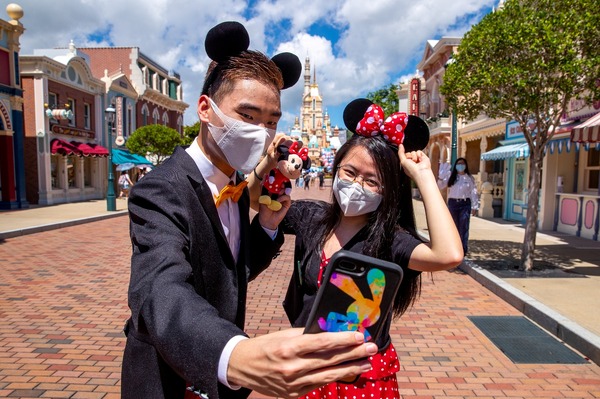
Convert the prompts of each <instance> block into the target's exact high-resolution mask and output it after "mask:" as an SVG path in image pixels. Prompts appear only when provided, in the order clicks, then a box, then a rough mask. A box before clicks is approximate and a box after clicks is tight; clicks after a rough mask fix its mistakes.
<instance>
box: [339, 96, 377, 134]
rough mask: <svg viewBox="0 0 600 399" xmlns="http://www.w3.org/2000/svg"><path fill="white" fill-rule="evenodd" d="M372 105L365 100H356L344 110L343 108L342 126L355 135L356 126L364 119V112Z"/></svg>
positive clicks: (369, 101)
mask: <svg viewBox="0 0 600 399" xmlns="http://www.w3.org/2000/svg"><path fill="white" fill-rule="evenodd" d="M372 104H373V102H372V101H371V100H367V99H366V98H357V99H356V100H352V101H351V102H350V103H349V104H348V105H346V108H344V124H345V125H346V127H347V128H348V130H350V131H351V132H352V133H356V126H357V125H358V122H360V121H361V119H362V118H364V117H365V112H367V109H368V108H369V107H370V106H371V105H372Z"/></svg>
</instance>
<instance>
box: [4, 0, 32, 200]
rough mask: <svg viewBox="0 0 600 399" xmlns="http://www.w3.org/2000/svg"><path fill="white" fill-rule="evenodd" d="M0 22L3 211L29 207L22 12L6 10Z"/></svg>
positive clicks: (17, 7)
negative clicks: (21, 60) (21, 59)
mask: <svg viewBox="0 0 600 399" xmlns="http://www.w3.org/2000/svg"><path fill="white" fill-rule="evenodd" d="M6 11H7V14H8V16H9V17H10V20H9V21H5V20H2V19H0V209H19V208H28V207H29V202H28V200H27V194H26V190H25V151H24V145H25V140H24V135H23V90H22V86H21V80H20V79H19V50H20V45H19V38H20V37H21V35H22V34H23V32H24V31H25V29H24V28H23V25H22V24H21V23H20V22H19V19H21V17H22V16H23V10H22V9H21V7H19V6H18V5H16V4H9V5H8V6H7V7H6Z"/></svg>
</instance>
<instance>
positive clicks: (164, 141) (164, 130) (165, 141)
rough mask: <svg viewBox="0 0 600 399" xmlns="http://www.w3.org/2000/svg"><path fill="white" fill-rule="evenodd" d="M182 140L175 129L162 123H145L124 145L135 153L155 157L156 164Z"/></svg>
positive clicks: (165, 157)
mask: <svg viewBox="0 0 600 399" xmlns="http://www.w3.org/2000/svg"><path fill="white" fill-rule="evenodd" d="M181 142H182V140H181V137H180V136H179V133H177V130H175V129H172V128H170V127H167V126H163V125H147V126H142V127H140V128H139V129H136V131H135V132H133V133H132V134H131V136H130V137H129V138H128V139H127V143H125V146H126V147H127V149H129V151H131V152H132V153H135V154H139V155H142V156H146V155H147V154H150V155H153V156H155V157H156V164H157V165H159V164H161V163H162V162H163V161H164V160H165V159H167V158H168V157H169V156H170V155H171V154H172V153H173V151H175V147H177V146H178V145H180V144H181Z"/></svg>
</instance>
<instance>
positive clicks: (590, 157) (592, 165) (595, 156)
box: [584, 147, 600, 191]
mask: <svg viewBox="0 0 600 399" xmlns="http://www.w3.org/2000/svg"><path fill="white" fill-rule="evenodd" d="M584 179H585V181H584V186H585V189H586V190H589V191H598V180H599V179H600V150H597V149H593V148H592V147H590V149H589V150H588V151H587V163H586V165H585V171H584Z"/></svg>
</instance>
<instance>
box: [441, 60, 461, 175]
mask: <svg viewBox="0 0 600 399" xmlns="http://www.w3.org/2000/svg"><path fill="white" fill-rule="evenodd" d="M455 62H456V60H455V59H454V57H453V56H452V54H450V58H448V61H446V63H445V64H444V69H448V67H449V66H450V65H452V64H454V63H455ZM448 107H450V104H448ZM449 111H450V117H451V118H452V133H451V136H450V139H451V145H450V166H451V167H452V166H454V163H456V158H457V156H456V152H457V143H456V142H457V140H458V139H457V136H458V134H457V132H456V112H454V111H453V110H452V109H449Z"/></svg>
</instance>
